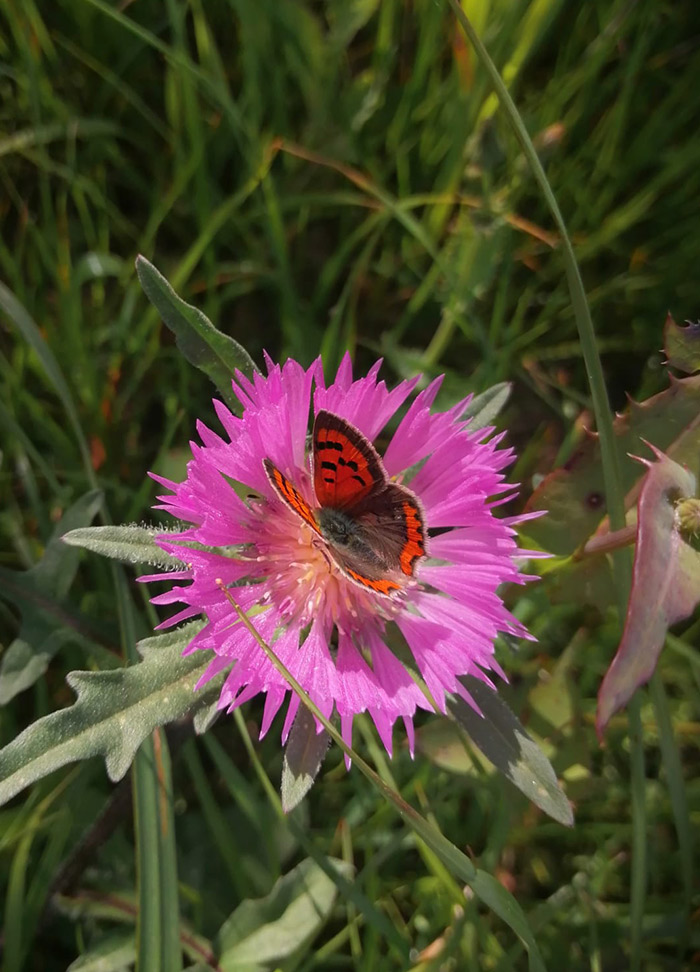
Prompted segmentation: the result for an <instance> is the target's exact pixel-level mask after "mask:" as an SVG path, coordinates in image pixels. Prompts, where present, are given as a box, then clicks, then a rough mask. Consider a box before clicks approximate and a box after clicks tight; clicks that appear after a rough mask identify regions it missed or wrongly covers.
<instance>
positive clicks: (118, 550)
mask: <svg viewBox="0 0 700 972" xmlns="http://www.w3.org/2000/svg"><path fill="white" fill-rule="evenodd" d="M166 532H167V531H166V530H165V529H164V528H163V527H156V526H144V525H139V524H138V523H124V524H120V525H114V526H98V527H82V528H80V529H77V530H71V531H70V532H69V533H66V534H65V535H64V536H63V542H64V543H67V544H68V545H69V546H71V547H82V548H83V549H84V550H91V551H92V552H93V553H98V554H102V556H103V557H111V558H112V559H113V560H120V561H121V562H122V563H123V564H150V565H151V566H152V567H166V568H167V567H182V566H183V565H184V558H183V559H182V560H180V559H178V558H177V557H173V556H172V555H171V554H168V553H166V552H165V551H164V550H161V548H160V547H159V546H158V545H157V544H156V542H155V537H156V536H158V535H161V534H163V533H166Z"/></svg>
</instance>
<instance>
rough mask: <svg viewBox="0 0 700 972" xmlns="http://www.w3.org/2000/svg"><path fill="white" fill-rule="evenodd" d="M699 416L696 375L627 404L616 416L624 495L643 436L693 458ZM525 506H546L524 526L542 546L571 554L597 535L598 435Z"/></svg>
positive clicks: (636, 474)
mask: <svg viewBox="0 0 700 972" xmlns="http://www.w3.org/2000/svg"><path fill="white" fill-rule="evenodd" d="M698 414H700V375H695V376H693V377H692V378H682V379H675V378H674V379H673V380H672V381H671V386H670V388H668V389H667V390H666V391H664V392H661V393H660V394H659V395H654V396H653V398H649V399H647V400H646V401H645V402H643V403H641V404H639V403H637V402H631V403H630V406H629V408H628V409H627V411H626V412H625V413H624V414H623V415H620V416H618V417H617V419H616V420H615V437H616V438H615V441H616V445H617V449H618V451H619V453H620V466H621V473H622V486H623V489H624V491H625V493H628V492H629V491H630V490H631V489H632V487H633V486H634V484H635V483H636V482H637V481H638V480H639V479H641V472H640V470H639V468H638V466H637V464H636V463H634V462H632V461H631V460H630V459H629V458H628V454H632V455H638V454H639V452H640V450H641V448H642V444H641V439H645V440H646V441H648V442H650V443H652V444H653V445H655V446H656V447H657V448H659V449H661V450H662V451H664V452H668V451H669V450H671V451H672V454H673V458H674V459H675V460H676V461H678V462H686V461H687V462H697V455H698V438H699V435H700V433H699V432H698V428H697V417H698ZM526 509H527V510H528V511H531V510H546V511H547V516H543V517H541V518H539V519H536V520H533V521H531V522H530V523H528V524H527V527H526V529H525V530H524V532H526V533H527V536H528V537H530V538H532V539H533V540H534V541H535V542H536V543H538V544H539V545H540V546H541V547H542V548H543V549H545V550H549V551H550V552H551V553H555V554H558V555H560V556H569V555H570V554H571V553H573V551H574V550H576V549H577V548H578V547H579V546H580V545H581V544H582V543H585V541H586V540H587V539H588V538H589V537H590V536H592V534H593V533H595V531H596V529H597V527H598V525H599V524H600V522H601V520H602V519H603V517H604V516H605V515H606V509H605V488H604V483H603V469H602V465H601V461H600V447H599V444H598V439H597V438H595V437H594V438H590V439H588V440H587V441H586V442H585V443H584V445H583V447H582V448H581V449H579V451H578V452H577V453H576V455H574V456H573V457H572V458H571V459H570V460H569V462H568V463H567V464H566V466H564V467H562V468H561V469H557V470H555V471H554V472H553V473H552V474H551V475H550V476H548V477H547V478H546V479H545V480H544V481H543V482H542V483H541V485H540V486H539V487H538V488H537V489H536V490H535V492H534V493H533V495H532V497H531V498H530V500H529V502H528V504H527V507H526Z"/></svg>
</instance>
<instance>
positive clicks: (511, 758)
mask: <svg viewBox="0 0 700 972" xmlns="http://www.w3.org/2000/svg"><path fill="white" fill-rule="evenodd" d="M462 683H463V685H464V687H465V688H466V689H467V691H468V692H469V694H470V695H471V697H472V698H473V699H474V702H475V703H476V704H477V705H478V707H479V710H480V711H479V712H477V711H475V709H474V708H473V707H472V706H470V705H468V704H467V703H466V702H465V701H464V699H459V698H455V699H453V700H452V702H451V703H450V712H451V714H452V717H453V718H454V719H455V721H456V722H457V723H458V725H460V726H461V727H462V729H464V730H465V731H466V732H467V733H468V734H469V737H470V738H471V741H472V742H473V743H474V745H475V746H478V748H479V749H480V750H481V752H482V753H483V754H484V756H486V757H487V758H488V759H490V760H491V762H492V763H493V764H494V766H496V767H497V768H498V769H499V770H500V771H501V772H502V773H503V775H504V776H505V777H506V778H507V779H509V780H510V781H511V783H513V784H514V785H515V786H517V787H518V789H519V790H522V792H523V793H524V794H525V796H526V797H527V798H528V799H529V800H532V802H533V803H534V804H535V806H538V807H539V808H540V810H544V812H545V813H546V814H548V815H549V816H550V817H553V818H554V820H557V821H558V822H559V823H562V824H565V825H566V826H567V827H571V826H572V825H573V822H574V815H573V813H572V811H571V806H570V804H569V801H568V800H567V799H566V796H565V795H564V793H563V791H562V789H561V787H560V786H559V784H558V782H557V778H556V776H555V774H554V770H553V769H552V767H551V765H550V763H549V761H548V760H547V758H546V757H545V756H544V754H543V753H542V750H541V749H540V748H539V746H537V745H536V743H534V742H533V741H532V739H531V738H530V737H529V736H528V734H527V732H525V730H524V729H523V727H522V726H521V724H520V722H519V721H518V720H517V719H516V717H515V716H514V715H513V713H512V712H511V711H510V709H509V708H508V706H507V705H506V704H505V702H503V700H502V699H500V698H499V696H498V694H497V693H496V692H494V691H492V690H491V689H488V688H486V686H485V685H484V683H483V682H481V681H480V680H479V679H478V678H474V677H473V676H465V677H464V678H463V679H462Z"/></svg>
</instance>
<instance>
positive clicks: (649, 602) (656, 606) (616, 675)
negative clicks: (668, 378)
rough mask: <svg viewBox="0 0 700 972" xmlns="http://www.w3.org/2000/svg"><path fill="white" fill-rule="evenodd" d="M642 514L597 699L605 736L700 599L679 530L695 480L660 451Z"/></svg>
mask: <svg viewBox="0 0 700 972" xmlns="http://www.w3.org/2000/svg"><path fill="white" fill-rule="evenodd" d="M655 453H656V457H657V462H655V463H651V464H650V465H649V471H648V472H647V474H646V477H645V479H644V483H643V485H642V491H641V493H640V496H639V504H638V513H637V549H636V554H635V558H634V571H633V576H632V590H631V593H630V599H629V604H628V605H627V617H626V619H625V628H624V631H623V632H622V640H621V641H620V645H619V648H618V649H617V654H616V655H615V658H614V659H613V661H612V664H611V665H610V668H609V669H608V671H607V673H606V675H605V678H604V679H603V683H602V685H601V687H600V692H599V695H598V713H597V717H596V728H597V730H598V735H599V736H600V735H601V734H602V733H603V732H604V731H605V727H606V726H607V724H608V722H609V720H610V717H611V716H612V715H614V713H615V712H617V711H618V710H619V709H621V708H622V707H623V706H624V705H626V704H627V702H628V701H629V699H630V698H631V697H632V694H633V693H634V691H635V689H636V688H638V687H639V686H640V685H643V684H644V683H645V682H648V681H649V679H650V678H651V676H652V674H653V673H654V669H655V668H656V663H657V661H658V658H659V655H660V654H661V649H662V647H663V643H664V638H665V637H666V631H667V630H668V628H669V626H670V625H672V624H674V623H675V622H676V621H681V620H682V619H683V618H687V617H688V616H689V615H690V614H691V612H692V611H693V610H694V609H695V605H696V604H697V603H698V601H700V554H699V553H698V552H697V550H694V549H693V548H692V547H691V546H690V545H689V544H687V543H686V542H685V541H684V540H683V538H682V536H681V534H680V532H679V529H678V523H677V509H676V506H677V503H678V501H679V500H681V499H683V498H686V499H687V498H689V497H693V496H694V494H695V489H696V482H695V477H694V476H692V475H691V473H689V472H688V470H687V469H684V468H683V466H679V465H678V463H677V462H674V461H673V460H672V459H669V458H668V456H665V455H663V453H661V452H659V451H658V450H655Z"/></svg>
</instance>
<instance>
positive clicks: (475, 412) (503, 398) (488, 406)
mask: <svg viewBox="0 0 700 972" xmlns="http://www.w3.org/2000/svg"><path fill="white" fill-rule="evenodd" d="M511 388H512V386H511V384H510V382H508V381H500V382H499V383H498V384H497V385H492V386H491V388H487V389H486V391H483V392H481V394H480V395H477V396H476V397H475V398H473V399H472V400H471V402H470V403H469V404H468V405H467V407H466V408H465V410H464V412H463V413H462V416H461V417H462V419H471V422H470V423H469V430H470V431H474V430H476V429H483V428H484V427H485V426H487V425H493V423H494V421H495V420H496V418H497V417H498V415H499V413H500V412H501V410H502V409H503V408H504V407H505V404H506V402H507V401H508V399H509V398H510V393H511Z"/></svg>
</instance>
